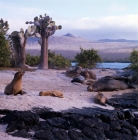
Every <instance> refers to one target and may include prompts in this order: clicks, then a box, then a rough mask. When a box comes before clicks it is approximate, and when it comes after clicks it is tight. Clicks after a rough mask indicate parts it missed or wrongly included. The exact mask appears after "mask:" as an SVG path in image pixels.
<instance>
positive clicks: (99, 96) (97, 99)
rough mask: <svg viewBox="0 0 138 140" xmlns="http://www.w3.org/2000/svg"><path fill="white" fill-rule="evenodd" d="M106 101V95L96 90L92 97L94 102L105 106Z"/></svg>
mask: <svg viewBox="0 0 138 140" xmlns="http://www.w3.org/2000/svg"><path fill="white" fill-rule="evenodd" d="M106 101H107V99H106V97H105V96H104V95H103V94H102V93H101V92H98V94H97V95H96V96H95V98H94V102H95V103H97V104H100V105H103V106H106V104H105V103H106Z"/></svg>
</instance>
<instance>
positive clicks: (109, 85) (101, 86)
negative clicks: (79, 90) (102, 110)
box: [87, 78, 134, 91]
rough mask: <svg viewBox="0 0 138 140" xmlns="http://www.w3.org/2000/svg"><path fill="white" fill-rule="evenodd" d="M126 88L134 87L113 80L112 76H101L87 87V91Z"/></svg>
mask: <svg viewBox="0 0 138 140" xmlns="http://www.w3.org/2000/svg"><path fill="white" fill-rule="evenodd" d="M128 88H134V87H133V86H132V85H129V84H127V83H125V82H124V81H120V80H115V79H113V78H101V79H99V80H98V81H96V82H95V83H94V84H92V85H90V86H88V87H87V90H88V91H115V90H116V91H117V90H124V89H128Z"/></svg>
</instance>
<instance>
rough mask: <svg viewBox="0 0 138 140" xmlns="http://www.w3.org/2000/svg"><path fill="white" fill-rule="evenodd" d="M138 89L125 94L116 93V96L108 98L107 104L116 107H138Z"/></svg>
mask: <svg viewBox="0 0 138 140" xmlns="http://www.w3.org/2000/svg"><path fill="white" fill-rule="evenodd" d="M137 93H138V91H135V92H132V93H126V94H123V95H116V96H114V98H111V99H109V100H108V102H107V104H109V105H111V106H114V107H116V108H118V107H121V108H124V109H128V108H131V109H138V94H137Z"/></svg>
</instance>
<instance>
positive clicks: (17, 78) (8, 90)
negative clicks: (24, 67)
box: [4, 71, 25, 95]
mask: <svg viewBox="0 0 138 140" xmlns="http://www.w3.org/2000/svg"><path fill="white" fill-rule="evenodd" d="M24 73H25V71H21V72H16V73H15V74H14V78H13V80H12V81H11V83H10V84H8V85H7V86H6V87H5V90H4V94H6V95H11V94H13V95H17V94H21V95H23V94H25V92H24V91H22V76H23V75H24Z"/></svg>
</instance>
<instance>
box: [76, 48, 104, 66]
mask: <svg viewBox="0 0 138 140" xmlns="http://www.w3.org/2000/svg"><path fill="white" fill-rule="evenodd" d="M80 51H81V52H80V53H77V55H76V56H75V59H76V60H77V62H78V65H80V66H82V67H84V68H91V67H94V66H95V65H96V63H97V62H101V57H100V55H98V53H97V51H96V50H94V49H89V50H84V49H82V48H80Z"/></svg>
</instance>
